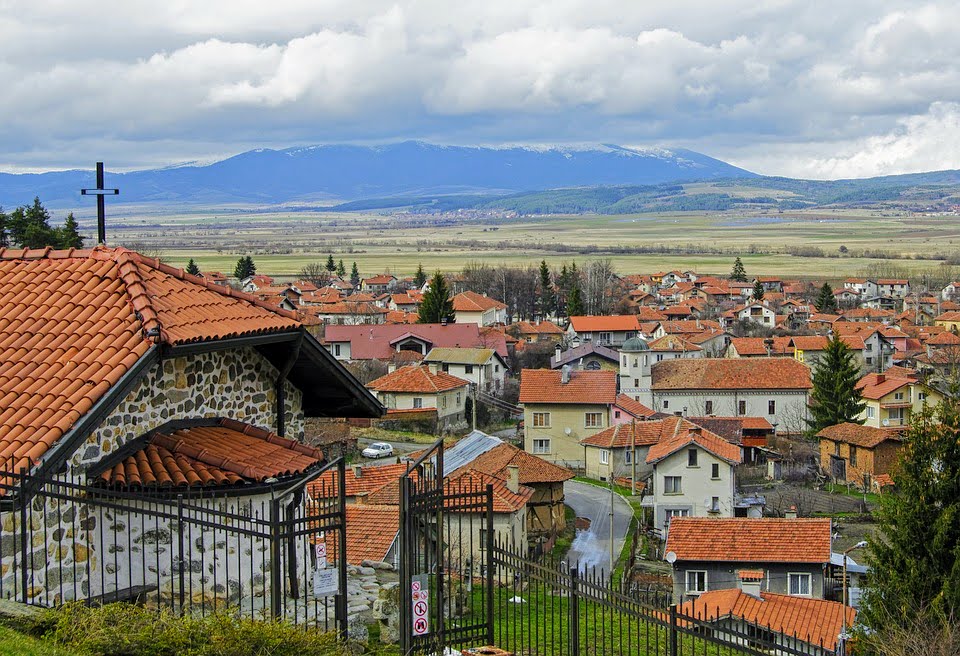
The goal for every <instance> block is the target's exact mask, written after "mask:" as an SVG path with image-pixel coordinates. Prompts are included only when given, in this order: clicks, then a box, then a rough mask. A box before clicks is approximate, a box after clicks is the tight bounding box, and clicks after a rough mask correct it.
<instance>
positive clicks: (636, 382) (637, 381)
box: [633, 378, 640, 387]
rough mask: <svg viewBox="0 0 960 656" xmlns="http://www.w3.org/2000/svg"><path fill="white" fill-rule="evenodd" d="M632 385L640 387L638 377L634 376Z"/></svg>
mask: <svg viewBox="0 0 960 656" xmlns="http://www.w3.org/2000/svg"><path fill="white" fill-rule="evenodd" d="M633 386H634V387H640V379H639V378H634V379H633Z"/></svg>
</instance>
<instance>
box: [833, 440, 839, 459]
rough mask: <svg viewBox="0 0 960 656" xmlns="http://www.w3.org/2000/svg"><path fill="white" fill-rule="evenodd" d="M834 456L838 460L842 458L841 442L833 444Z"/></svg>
mask: <svg viewBox="0 0 960 656" xmlns="http://www.w3.org/2000/svg"><path fill="white" fill-rule="evenodd" d="M833 455H835V456H837V457H838V458H839V457H840V443H839V442H834V443H833Z"/></svg>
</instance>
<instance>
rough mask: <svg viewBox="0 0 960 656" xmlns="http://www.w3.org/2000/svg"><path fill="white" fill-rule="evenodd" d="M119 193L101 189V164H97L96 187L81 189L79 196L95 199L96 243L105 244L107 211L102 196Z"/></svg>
mask: <svg viewBox="0 0 960 656" xmlns="http://www.w3.org/2000/svg"><path fill="white" fill-rule="evenodd" d="M119 193H120V190H119V189H104V188H103V162H97V186H96V188H95V189H81V190H80V195H81V196H96V197H97V243H98V244H105V243H107V211H106V206H105V204H104V202H103V200H104V199H103V197H104V196H116V195H118V194H119Z"/></svg>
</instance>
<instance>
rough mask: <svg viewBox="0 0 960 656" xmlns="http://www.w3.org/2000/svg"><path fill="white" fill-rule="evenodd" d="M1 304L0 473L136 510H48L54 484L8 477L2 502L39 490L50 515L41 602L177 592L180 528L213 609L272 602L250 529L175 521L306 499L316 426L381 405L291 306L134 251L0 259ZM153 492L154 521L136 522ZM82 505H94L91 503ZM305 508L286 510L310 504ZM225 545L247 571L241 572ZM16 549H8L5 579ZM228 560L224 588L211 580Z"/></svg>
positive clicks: (39, 519)
mask: <svg viewBox="0 0 960 656" xmlns="http://www.w3.org/2000/svg"><path fill="white" fill-rule="evenodd" d="M0 308H3V309H2V311H0V314H2V316H3V321H2V322H0V345H2V348H0V371H2V372H3V375H2V377H0V397H2V398H3V403H2V404H0V467H2V468H4V469H8V470H19V469H20V468H24V469H26V470H28V472H30V473H31V474H32V475H36V476H38V477H39V476H48V477H49V476H57V475H60V476H65V477H66V478H67V480H68V481H70V482H71V483H72V484H75V485H78V486H92V487H96V488H100V489H102V491H103V492H102V494H104V495H108V496H109V495H122V496H116V497H114V503H115V504H120V505H121V506H122V505H123V504H128V506H129V509H128V510H127V511H123V510H119V511H117V510H116V509H114V510H111V511H110V513H113V519H108V517H110V514H109V513H102V512H101V511H100V510H99V509H98V508H97V507H96V506H91V505H89V504H85V503H83V502H80V501H77V499H79V498H83V495H81V494H77V495H76V497H75V498H74V499H71V498H69V497H68V498H65V499H60V500H58V501H57V502H56V507H57V512H56V514H53V513H51V512H50V511H49V510H48V507H52V506H49V504H48V503H47V502H46V501H44V496H43V495H44V494H46V492H45V491H44V490H45V489H46V485H45V484H39V485H29V486H27V487H26V488H24V489H17V488H18V486H17V483H16V481H11V479H7V480H6V485H7V486H8V487H6V488H5V491H4V493H3V494H4V495H5V496H7V498H9V497H20V496H21V495H23V494H27V495H30V496H31V497H35V499H36V501H37V502H38V503H29V504H28V506H27V508H36V509H37V510H38V511H41V510H42V511H46V512H45V513H44V514H42V515H40V514H38V515H37V516H36V518H31V523H33V522H36V523H38V525H41V526H44V527H45V529H46V530H49V533H48V534H45V535H46V536H47V537H45V540H46V542H43V541H41V543H40V544H41V549H40V552H39V553H40V556H37V555H34V556H32V557H31V560H32V562H34V563H37V562H40V563H43V564H44V567H42V568H41V567H37V566H36V565H35V566H34V567H33V568H31V569H30V571H28V572H27V573H28V574H29V580H30V581H31V588H30V591H29V592H30V594H29V597H30V600H31V603H36V604H41V605H49V604H52V603H59V602H60V601H63V600H69V599H74V598H77V597H87V596H97V595H107V596H110V595H113V597H112V598H116V597H121V596H123V595H124V594H125V592H124V591H125V590H130V589H141V590H145V591H147V592H150V593H151V594H157V595H160V596H164V595H166V596H169V595H170V594H171V593H172V592H173V590H174V588H175V586H177V585H178V583H177V578H178V577H177V576H170V574H171V572H172V571H173V569H174V567H173V566H172V565H171V554H172V553H174V552H173V551H172V550H171V549H170V547H169V544H168V543H167V541H168V540H172V541H173V543H176V541H177V536H176V531H177V530H178V529H177V528H176V527H175V526H177V525H183V526H185V528H183V529H181V530H183V532H184V533H187V532H188V531H190V532H191V534H190V535H189V537H188V536H187V535H183V536H182V538H185V539H188V540H189V542H190V545H191V552H190V553H191V554H192V555H191V556H190V557H191V558H193V559H194V560H193V562H195V563H196V566H195V567H194V566H193V565H191V566H190V567H189V568H188V570H187V573H186V578H187V579H188V583H189V585H190V586H191V590H195V591H196V592H197V594H199V595H200V596H202V597H203V598H204V599H205V600H206V602H207V603H211V600H212V598H214V597H215V596H220V597H222V599H223V603H226V599H227V596H228V595H234V596H233V597H232V598H231V603H236V602H238V601H239V600H242V601H243V603H253V601H252V600H253V599H254V598H255V597H257V595H259V597H257V598H259V599H261V602H260V603H262V599H263V595H264V593H265V585H269V582H267V583H265V582H264V580H263V579H264V577H263V576H262V571H260V566H259V565H256V568H255V565H254V562H253V560H252V558H253V556H252V555H251V553H252V551H251V550H252V549H254V547H253V546H252V544H251V540H250V538H249V537H246V538H244V537H243V536H242V535H241V534H240V533H237V532H233V531H231V530H230V529H229V527H227V526H226V525H225V526H224V527H223V528H221V530H219V531H215V530H212V529H206V528H203V527H201V526H198V525H195V524H191V521H192V520H191V517H190V516H189V513H188V516H187V518H186V519H185V520H184V521H183V522H179V523H177V524H175V523H173V522H171V521H168V519H165V518H164V517H169V516H171V515H170V514H169V513H171V512H172V513H176V500H177V497H178V495H183V496H184V497H186V499H187V504H188V505H190V506H191V507H192V508H195V509H197V510H196V512H200V513H203V512H209V513H212V514H211V515H210V519H209V520H207V521H208V522H213V523H218V522H221V521H224V520H221V519H218V518H217V516H216V515H215V513H218V512H225V511H231V512H234V513H239V512H241V508H245V509H246V512H253V511H254V510H255V511H256V512H258V513H266V512H267V511H268V506H269V499H270V498H271V496H272V495H275V494H282V495H286V493H287V492H288V491H289V492H291V493H295V492H297V490H298V486H299V487H300V490H301V492H302V486H303V485H304V483H305V480H306V477H307V476H309V475H310V473H311V472H313V471H315V470H316V469H317V468H318V467H319V466H320V465H321V464H322V461H323V454H322V453H320V451H318V450H316V449H314V448H311V447H308V446H306V445H304V444H301V443H300V442H299V440H300V439H301V438H302V436H303V424H304V417H305V416H314V417H346V416H352V417H377V416H379V415H380V414H381V413H382V408H381V406H380V404H379V403H377V401H376V399H375V398H374V397H373V396H372V395H370V394H369V393H368V392H367V391H366V390H365V389H364V388H363V386H362V385H360V383H359V382H358V381H356V380H355V379H354V378H353V377H352V376H351V375H350V374H349V373H348V372H347V371H346V370H345V369H344V368H343V367H342V366H341V365H340V364H339V363H337V362H336V360H334V358H333V357H332V356H331V355H330V354H329V353H327V352H326V351H325V350H324V349H323V348H322V347H321V346H320V344H319V343H318V342H317V341H316V340H315V339H314V338H313V337H312V336H311V335H310V334H309V333H308V332H307V331H306V330H305V328H304V326H303V325H302V324H301V323H300V322H298V321H297V320H296V318H295V317H296V314H295V313H293V312H288V311H286V310H280V309H277V308H270V307H268V306H267V305H266V304H265V303H264V302H262V301H260V300H259V299H257V298H256V297H255V296H251V295H249V294H246V293H243V292H238V291H235V290H233V289H231V288H230V287H226V286H223V285H220V284H217V283H215V282H214V281H212V280H207V279H204V278H201V277H197V276H191V275H188V274H185V273H184V272H183V271H182V270H180V269H174V268H173V267H170V266H167V265H165V264H162V263H160V262H159V261H158V260H154V259H149V258H146V257H143V256H141V255H138V254H137V253H134V252H132V251H128V250H126V249H122V248H106V247H102V246H98V247H96V248H94V249H92V250H70V251H51V250H50V249H44V250H18V251H14V250H0ZM60 472H62V473H60ZM11 485H12V487H11ZM58 489H60V488H58ZM64 489H66V488H64ZM78 489H81V490H82V489H86V488H84V487H80V488H78ZM148 497H149V498H151V499H152V501H151V502H150V504H151V505H150V508H151V509H152V510H153V511H158V512H159V513H160V514H159V515H158V514H157V513H155V512H151V513H147V514H143V513H140V512H138V508H142V507H143V505H142V501H138V499H145V498H148ZM86 498H89V499H91V501H90V504H93V503H96V498H97V497H96V493H95V494H93V495H91V496H87V497H86ZM298 498H300V499H302V495H300V494H299V493H297V494H293V495H292V496H290V497H288V499H289V500H288V501H286V502H285V505H284V508H285V509H286V510H284V512H288V511H295V509H296V508H297V507H298V504H300V505H299V507H300V508H302V507H303V506H302V503H301V502H299V501H297V499H298ZM127 500H129V501H127ZM28 501H29V499H28ZM138 503H140V505H139V506H138V505H137V504H138ZM264 504H266V505H264ZM78 505H79V506H80V508H79V512H78V508H77V506H78ZM171 508H172V509H171ZM27 512H34V511H32V510H28V511H27ZM191 512H192V511H191ZM164 513H166V515H164ZM78 516H79V517H80V518H81V519H84V518H89V519H88V520H85V521H83V522H78V521H77V517H78ZM172 516H174V517H175V516H176V515H175V514H174V515H172ZM248 516H249V515H248ZM261 516H265V515H261ZM0 524H2V526H4V527H6V526H7V525H8V521H7V515H6V514H4V517H3V521H2V522H0ZM61 529H62V530H61ZM171 531H172V533H171ZM160 535H166V536H167V537H166V539H160V538H159V537H158V536H160ZM41 537H43V534H41ZM304 539H305V538H304ZM4 540H6V535H4ZM198 545H199V546H198ZM48 547H49V549H50V551H49V553H48ZM292 547H296V548H297V549H298V550H300V549H301V546H298V545H291V548H292ZM302 547H303V548H304V549H306V548H307V545H306V544H304V545H302ZM131 549H134V550H138V551H139V553H138V554H137V555H136V556H135V557H134V558H132V559H131V558H130V553H131ZM227 552H230V553H233V554H236V555H234V556H231V557H230V558H231V560H232V561H233V562H235V563H236V565H237V567H238V570H237V572H236V573H233V574H230V575H229V577H228V575H227V573H226V571H225V570H223V568H222V563H223V562H224V561H225V559H227V558H228V556H227ZM243 553H246V554H247V555H246V556H243V555H241V554H243ZM11 556H12V554H9V553H7V552H6V551H5V552H4V554H3V558H4V560H3V567H4V572H9V571H11V569H10V568H11V562H10V557H11ZM38 558H39V561H38ZM48 560H49V563H50V564H51V565H53V566H55V567H50V568H48V567H46V564H47V562H48ZM217 562H219V563H221V568H220V569H219V570H217V571H218V574H222V575H223V578H222V579H221V580H220V583H222V584H223V585H222V587H221V589H220V590H214V589H213V584H212V582H211V583H210V585H207V584H206V581H207V578H206V577H208V576H209V572H211V571H214V569H215V568H216V563H217ZM151 563H152V565H151ZM21 565H22V562H21ZM148 566H150V567H152V568H153V569H152V570H151V569H150V567H148ZM54 570H55V571H54ZM291 571H292V570H291ZM68 572H69V576H68V574H67V573H68ZM17 573H18V574H19V570H18V572H17ZM301 573H302V570H301ZM228 578H229V581H228ZM267 579H269V577H267ZM11 590H12V588H11ZM241 591H242V594H243V595H244V596H243V597H237V595H240V594H241ZM208 594H209V595H210V597H209V598H208V597H207V596H206V595H208ZM267 596H269V593H267Z"/></svg>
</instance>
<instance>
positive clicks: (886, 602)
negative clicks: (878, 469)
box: [857, 385, 960, 653]
mask: <svg viewBox="0 0 960 656" xmlns="http://www.w3.org/2000/svg"><path fill="white" fill-rule="evenodd" d="M958 391H960V390H958V389H957V387H956V385H952V389H951V393H950V394H949V395H947V396H946V397H945V398H944V400H943V401H941V402H940V404H939V405H938V406H937V407H936V409H935V410H934V409H931V408H925V409H924V411H923V412H922V413H921V414H920V416H919V418H917V417H915V418H914V421H913V423H912V425H911V427H910V428H909V429H908V430H907V432H906V434H905V435H904V440H903V447H902V448H901V451H900V457H899V462H898V465H897V467H896V468H894V470H893V473H892V477H893V482H894V484H895V486H896V490H895V491H894V492H893V493H891V494H884V495H883V496H882V497H881V498H880V508H879V511H878V512H877V515H876V517H877V528H878V530H877V531H876V532H875V533H874V534H873V536H872V537H871V538H870V539H869V545H868V551H867V561H868V563H869V565H870V574H869V579H870V584H869V585H868V586H867V588H866V590H867V592H866V596H865V598H864V601H865V603H864V605H863V606H862V607H861V610H860V615H859V616H858V618H857V619H858V621H863V622H864V624H865V625H866V626H867V627H868V628H869V629H871V631H872V632H873V633H876V634H878V636H879V637H880V638H881V641H882V639H883V637H884V635H885V634H886V632H888V631H889V632H891V633H892V635H897V634H898V633H901V634H902V632H903V631H907V632H912V631H915V630H916V629H917V627H918V626H921V627H922V626H924V625H927V624H928V623H932V624H933V627H932V628H934V631H933V632H932V633H931V635H936V634H937V630H938V629H942V628H946V627H947V626H948V623H949V622H956V621H957V619H958V618H960V407H958V401H957V398H958V394H957V393H958ZM955 637H956V636H955ZM921 652H923V653H928V652H927V650H926V649H921V650H919V651H916V652H912V653H921ZM891 653H899V652H891ZM929 653H934V652H933V651H931V652H929ZM936 653H946V652H944V651H936Z"/></svg>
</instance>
